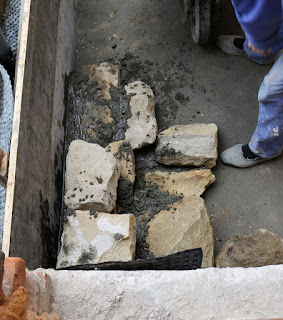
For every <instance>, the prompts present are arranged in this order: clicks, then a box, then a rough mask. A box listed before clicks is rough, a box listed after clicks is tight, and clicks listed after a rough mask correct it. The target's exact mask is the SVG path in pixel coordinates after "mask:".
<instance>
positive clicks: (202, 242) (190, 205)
mask: <svg viewBox="0 0 283 320" xmlns="http://www.w3.org/2000/svg"><path fill="white" fill-rule="evenodd" d="M147 226H148V227H149V229H148V236H147V239H146V242H147V244H148V245H149V250H150V252H152V253H153V255H154V256H155V257H158V256H164V255H168V254H173V253H175V252H178V251H184V250H189V249H196V248H202V251H203V261H202V268H208V267H213V266H214V237H213V230H212V227H211V224H210V217H209V215H208V212H207V209H206V206H205V203H204V200H203V199H202V198H200V197H194V196H192V197H186V198H183V199H182V200H181V201H179V202H176V203H174V204H173V205H172V208H170V209H169V210H162V211H160V212H159V213H158V214H157V215H155V216H154V218H152V219H151V220H150V221H149V223H148V225H147Z"/></svg>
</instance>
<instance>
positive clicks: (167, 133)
mask: <svg viewBox="0 0 283 320" xmlns="http://www.w3.org/2000/svg"><path fill="white" fill-rule="evenodd" d="M217 141H218V139H217V126H216V125H215V124H214V123H212V124H190V125H184V126H173V127H170V128H168V129H166V130H164V131H162V132H161V133H159V135H158V140H157V146H156V149H155V157H156V160H157V161H158V162H160V163H162V164H165V165H174V166H197V167H207V168H212V167H214V166H215V165H216V160H217V157H218V154H217V145H218V142H217Z"/></svg>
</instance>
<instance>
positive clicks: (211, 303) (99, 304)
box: [47, 265, 283, 320]
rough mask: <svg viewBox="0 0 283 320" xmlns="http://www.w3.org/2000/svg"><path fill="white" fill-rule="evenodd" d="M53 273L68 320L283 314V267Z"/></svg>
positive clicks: (56, 304)
mask: <svg viewBox="0 0 283 320" xmlns="http://www.w3.org/2000/svg"><path fill="white" fill-rule="evenodd" d="M47 272H48V273H49V274H50V276H51V280H52V286H53V296H54V301H53V303H52V309H53V312H57V313H58V314H60V316H61V318H62V320H78V319H85V320H86V319H89V320H93V319H95V320H98V319H99V320H100V319H111V320H112V319H113V320H125V319H131V320H137V319H138V320H149V319H153V320H158V319H160V320H177V319H179V320H190V319H192V320H195V319H197V320H208V319H211V320H212V319H214V320H224V319H225V320H228V319H229V320H239V319H271V318H272V319H278V318H282V315H283V303H282V300H283V292H282V288H283V265H276V266H267V267H261V268H225V269H218V268H207V269H198V270H184V271H180V270H178V271H176V270H175V271H174V270H169V271H166V270H161V271H150V270H146V271H114V270H113V271H95V270H93V271H87V272H86V271H82V270H81V271H75V272H74V271H73V272H68V271H56V270H53V269H48V270H47ZM74 288H76V290H74ZM74 302H75V303H74ZM169 313H170V315H168V314H169ZM152 315H153V316H154V318H150V317H151V316H152ZM278 320H279V319H278Z"/></svg>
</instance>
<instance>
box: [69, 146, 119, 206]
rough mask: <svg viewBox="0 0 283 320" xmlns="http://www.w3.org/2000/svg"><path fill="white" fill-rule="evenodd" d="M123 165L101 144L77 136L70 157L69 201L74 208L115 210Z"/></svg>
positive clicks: (71, 147) (70, 149)
mask: <svg viewBox="0 0 283 320" xmlns="http://www.w3.org/2000/svg"><path fill="white" fill-rule="evenodd" d="M119 177H120V168H119V166H118V164H117V161H116V160H115V158H114V156H113V155H112V154H111V153H110V152H107V151H106V150H105V149H104V148H102V147H101V146H99V145H98V144H91V143H87V142H85V141H82V140H74V141H72V143H71V144H70V147H69V152H68V155H67V160H66V179H65V192H66V193H65V198H64V200H65V203H66V205H67V206H68V207H69V208H71V209H79V210H95V211H100V212H111V211H112V210H113V209H114V208H115V205H116V199H117V184H118V180H119Z"/></svg>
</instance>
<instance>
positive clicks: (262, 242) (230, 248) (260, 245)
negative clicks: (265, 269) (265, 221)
mask: <svg viewBox="0 0 283 320" xmlns="http://www.w3.org/2000/svg"><path fill="white" fill-rule="evenodd" d="M273 264H283V239H282V238H280V237H279V236H277V235H276V234H274V233H272V232H269V231H267V230H265V229H259V230H257V231H256V232H254V233H252V234H249V235H233V236H232V237H231V238H230V240H228V241H227V242H226V243H225V245H224V247H223V248H222V250H221V251H220V253H219V254H218V256H217V257H216V266H217V267H218V268H226V267H245V268H248V267H262V266H266V265H273Z"/></svg>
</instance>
